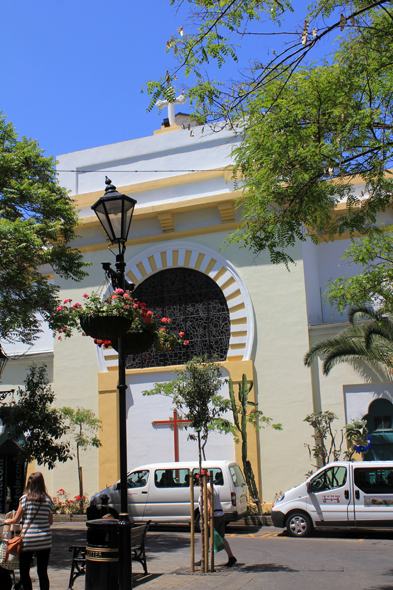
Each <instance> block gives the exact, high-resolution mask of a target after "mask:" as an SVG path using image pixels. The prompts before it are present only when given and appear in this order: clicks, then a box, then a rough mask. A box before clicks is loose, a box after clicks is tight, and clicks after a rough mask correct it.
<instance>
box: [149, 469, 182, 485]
mask: <svg viewBox="0 0 393 590" xmlns="http://www.w3.org/2000/svg"><path fill="white" fill-rule="evenodd" d="M154 483H155V486H156V488H188V487H190V471H189V469H156V471H155V473H154Z"/></svg>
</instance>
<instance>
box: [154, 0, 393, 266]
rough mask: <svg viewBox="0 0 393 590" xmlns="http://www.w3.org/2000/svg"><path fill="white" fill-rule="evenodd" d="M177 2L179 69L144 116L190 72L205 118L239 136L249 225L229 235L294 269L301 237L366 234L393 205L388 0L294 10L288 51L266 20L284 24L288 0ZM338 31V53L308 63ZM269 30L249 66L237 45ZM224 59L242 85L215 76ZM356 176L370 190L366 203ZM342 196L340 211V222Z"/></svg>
mask: <svg viewBox="0 0 393 590" xmlns="http://www.w3.org/2000/svg"><path fill="white" fill-rule="evenodd" d="M171 3H172V4H175V5H176V6H178V7H179V6H182V5H186V6H187V7H188V8H189V10H190V19H189V22H188V23H187V26H186V25H185V26H184V28H183V27H181V28H180V29H179V34H176V35H174V36H173V37H172V38H171V39H170V40H169V41H168V44H167V49H168V51H174V52H175V55H176V58H177V59H178V61H179V65H178V66H177V68H174V69H173V71H171V72H169V71H168V72H167V73H166V74H165V75H163V76H162V78H161V79H160V80H158V81H152V82H150V83H149V84H148V92H149V93H150V94H151V96H152V100H151V103H150V106H149V108H153V105H154V104H155V102H156V100H157V98H159V97H161V96H163V97H164V98H167V99H169V100H172V99H173V98H174V95H175V91H174V89H173V84H174V83H175V82H176V79H177V77H178V76H180V75H181V74H182V72H184V75H185V77H187V76H188V77H189V79H190V82H191V86H190V87H189V88H188V91H187V94H188V97H189V98H190V99H191V101H193V103H194V104H195V110H196V116H197V117H198V120H199V121H200V122H201V123H209V122H210V123H211V122H213V123H214V122H217V121H221V122H222V125H226V126H229V127H231V128H233V129H234V131H235V132H237V133H239V132H240V133H241V134H242V138H243V141H242V143H241V145H240V146H239V147H237V148H236V149H235V151H234V154H233V155H234V157H235V175H239V176H240V177H241V181H239V184H240V185H241V187H242V188H243V189H244V192H243V196H242V200H241V202H240V204H241V206H242V207H243V210H242V211H243V213H242V215H243V222H244V223H243V226H242V227H241V229H240V230H239V232H237V233H236V234H235V235H234V236H232V237H231V238H230V239H231V240H235V241H240V242H241V243H243V244H244V245H245V246H246V247H248V248H250V249H251V250H253V251H254V252H260V251H261V250H264V249H267V250H268V251H269V253H270V256H271V259H272V261H273V262H275V263H281V262H283V263H285V264H288V263H290V262H291V261H293V260H292V257H291V255H290V250H288V249H289V248H290V247H291V246H293V245H294V244H295V242H296V241H297V240H305V239H306V238H307V236H311V238H312V239H313V240H314V241H317V240H318V239H320V236H321V234H323V236H324V237H325V239H332V238H333V237H334V236H335V234H336V233H339V234H342V233H344V232H347V231H349V232H350V233H351V234H353V233H354V232H355V231H364V232H367V231H368V230H369V229H370V227H371V226H372V225H373V224H374V223H375V221H376V214H377V212H378V211H382V210H384V209H385V208H386V207H388V206H390V205H391V203H392V186H393V185H392V176H391V173H390V171H389V168H390V166H391V163H392V148H393V141H392V129H393V127H392V117H391V112H392V109H391V101H392V96H393V94H392V91H393V74H392V68H391V65H390V56H391V54H392V49H393V27H392V23H393V10H392V9H393V1H392V0H381V1H376V2H372V1H371V0H352V1H351V2H349V3H348V2H344V1H343V0H341V1H340V0H339V1H334V0H331V1H330V0H327V1H326V0H317V1H314V2H313V3H312V5H311V6H310V7H309V9H308V10H307V11H306V10H304V11H303V12H302V10H303V9H302V8H300V9H299V8H298V5H296V7H295V8H296V11H297V12H296V13H295V14H299V19H301V22H302V25H301V28H300V29H298V30H297V31H295V32H288V33H283V34H284V43H283V45H282V46H281V48H279V47H278V46H277V43H275V42H274V39H275V38H276V37H274V36H273V34H272V26H271V21H274V22H276V23H278V22H279V23H281V22H283V23H285V17H286V14H287V13H288V12H293V11H294V10H295V8H293V7H292V6H291V4H290V2H289V0H284V1H280V2H277V1H276V0H265V1H262V2H260V1H259V0H247V2H244V1H243V0H222V1H220V2H217V1H216V0H202V1H201V0H188V2H185V0H171ZM299 11H300V12H299ZM266 14H268V15H269V18H267V16H266ZM269 19H270V24H268V26H267V28H266V20H268V22H269ZM275 32H276V31H274V33H275ZM277 32H280V33H282V31H277ZM338 33H339V34H340V38H339V42H338V43H336V50H335V53H334V54H333V55H328V56H326V58H327V59H326V61H325V62H322V61H319V63H318V62H317V61H314V62H313V63H311V64H308V65H307V66H305V65H304V64H305V59H306V58H307V59H309V58H313V59H315V58H316V57H318V53H317V54H315V52H317V51H319V50H318V47H319V46H320V45H321V42H322V41H323V40H327V39H329V38H330V39H331V41H332V42H333V41H334V37H335V36H337V34H338ZM269 34H270V35H271V36H270V39H269V41H270V45H274V46H275V49H274V51H273V56H272V57H271V56H270V57H268V55H266V53H265V55H263V56H261V55H257V56H248V57H250V58H251V59H253V61H252V62H251V64H250V65H249V66H248V67H245V68H243V69H242V67H241V63H240V62H239V59H240V58H239V55H240V52H238V51H237V48H236V42H237V43H238V44H241V41H242V39H243V38H244V37H245V36H247V35H260V36H263V35H269ZM285 35H286V36H285ZM280 38H282V37H280ZM288 40H289V41H288ZM256 46H257V45H256ZM259 46H260V45H258V47H259ZM227 60H230V61H234V62H236V63H237V64H238V69H239V71H240V72H241V74H240V78H239V79H238V80H235V81H234V80H233V79H230V80H228V81H227V80H225V79H220V77H219V76H218V77H217V76H216V73H217V71H218V73H220V72H222V73H223V78H225V72H226V68H225V67H224V66H225V64H226V62H227ZM262 62H263V63H262ZM215 66H218V70H216V69H215ZM205 68H208V71H207V72H206V71H205ZM209 71H211V72H212V76H211V77H210V78H209ZM182 86H183V84H182ZM354 178H357V179H358V180H359V179H361V180H362V181H363V182H364V189H363V194H362V195H359V194H356V192H355V189H354V185H353V182H352V181H353V179H354ZM343 199H345V201H346V204H347V206H346V209H345V211H344V213H345V214H344V215H334V214H333V209H334V206H335V205H336V204H337V203H338V202H340V201H342V200H343Z"/></svg>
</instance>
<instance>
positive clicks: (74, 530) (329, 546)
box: [33, 523, 393, 590]
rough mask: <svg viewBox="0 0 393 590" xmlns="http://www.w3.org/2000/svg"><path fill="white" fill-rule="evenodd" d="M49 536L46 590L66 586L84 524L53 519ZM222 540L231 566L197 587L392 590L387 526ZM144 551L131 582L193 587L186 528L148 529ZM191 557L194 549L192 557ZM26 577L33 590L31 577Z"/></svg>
mask: <svg viewBox="0 0 393 590" xmlns="http://www.w3.org/2000/svg"><path fill="white" fill-rule="evenodd" d="M53 533H54V547H53V551H52V555H51V565H50V579H51V590H66V589H67V587H68V578H69V571H70V563H71V562H70V556H71V554H70V553H69V552H68V547H69V546H70V545H72V544H78V543H81V544H85V538H86V525H85V523H68V524H60V523H59V524H55V525H54V526H53ZM227 538H228V540H229V542H230V544H231V546H232V549H233V552H234V553H235V555H236V557H237V559H238V563H237V564H236V566H235V567H234V568H231V569H230V570H228V569H226V568H223V567H220V566H218V567H217V571H216V572H215V573H213V574H206V575H203V576H202V578H203V581H202V583H203V588H204V590H216V589H219V590H224V589H225V590H240V589H241V588H245V587H247V590H273V589H274V590H315V588H318V590H331V589H332V588H337V589H340V590H341V589H348V590H349V589H351V590H352V589H354V588H356V590H393V564H392V552H393V531H376V532H375V531H367V532H366V533H365V532H364V531H363V534H361V533H359V532H350V531H349V532H348V531H347V532H337V531H328V532H325V533H321V532H318V534H316V535H315V536H313V537H310V538H308V539H291V538H289V537H287V536H286V534H284V533H282V531H281V530H279V529H275V528H274V527H263V528H261V529H260V530H253V531H252V530H251V531H250V529H248V530H245V529H236V528H234V527H232V529H230V532H229V534H228V537H227ZM198 547H199V545H198ZM146 548H147V555H148V569H149V573H150V575H149V576H147V577H144V576H142V571H143V570H142V567H141V566H140V565H139V564H138V563H135V562H133V574H134V576H135V582H134V586H135V587H136V586H141V588H140V590H142V589H143V590H165V589H168V590H169V589H172V588H188V589H191V590H194V589H195V590H196V589H197V588H199V587H200V585H201V575H200V574H191V572H190V534H189V532H188V531H187V529H181V528H178V529H176V530H174V529H171V528H169V527H167V528H166V529H159V530H158V529H157V528H156V529H153V530H151V531H150V532H149V533H148V540H147V546H146ZM199 557H200V555H199V552H198V553H197V557H196V559H199ZM225 558H226V555H225V553H220V554H218V555H217V556H216V561H217V563H218V564H220V563H223V562H225V561H226V559H225ZM34 573H35V572H34ZM33 579H35V582H34V584H35V585H33V587H34V590H36V589H38V584H37V580H36V576H35V575H34V576H33ZM74 589H75V590H82V589H84V579H83V578H79V579H78V580H76V582H75V585H74ZM108 590H111V589H108Z"/></svg>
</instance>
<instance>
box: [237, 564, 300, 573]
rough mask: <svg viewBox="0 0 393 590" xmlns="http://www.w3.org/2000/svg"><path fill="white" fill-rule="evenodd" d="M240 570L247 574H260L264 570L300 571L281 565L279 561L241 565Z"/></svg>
mask: <svg viewBox="0 0 393 590" xmlns="http://www.w3.org/2000/svg"><path fill="white" fill-rule="evenodd" d="M238 565H239V564H237V566H238ZM238 571H241V572H244V573H246V574H254V573H255V574H258V573H262V572H288V573H290V572H293V573H295V572H299V570H294V569H292V568H290V567H288V566H287V565H280V564H278V563H255V564H253V565H245V566H241V567H240V568H239V569H238Z"/></svg>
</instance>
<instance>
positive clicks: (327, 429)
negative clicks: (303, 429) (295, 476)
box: [304, 410, 367, 475]
mask: <svg viewBox="0 0 393 590" xmlns="http://www.w3.org/2000/svg"><path fill="white" fill-rule="evenodd" d="M335 420H337V416H336V414H335V413H334V412H330V411H329V410H327V411H325V412H315V413H313V414H309V415H308V416H306V417H305V418H304V422H308V423H309V424H310V426H312V427H313V428H314V434H313V435H312V438H313V439H314V446H313V447H311V445H309V444H308V443H305V445H304V446H305V447H307V449H308V452H309V455H310V459H311V457H313V458H314V459H315V460H316V461H317V464H316V465H313V467H315V468H317V469H318V468H319V467H322V466H323V465H327V464H328V463H331V462H332V461H339V460H340V458H341V454H342V446H343V442H344V439H345V440H346V442H347V449H346V451H345V453H344V459H348V460H350V461H351V460H352V459H353V456H354V454H355V453H356V452H357V451H356V450H355V449H354V445H358V446H361V445H365V444H366V439H365V435H366V434H367V429H366V428H365V425H366V420H356V421H355V420H354V421H352V422H351V423H350V424H347V425H346V426H344V428H342V429H341V431H340V441H339V442H338V441H337V440H336V437H337V431H333V426H332V423H333V422H334V421H335ZM311 473H312V471H311V472H309V473H308V474H307V475H311Z"/></svg>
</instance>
